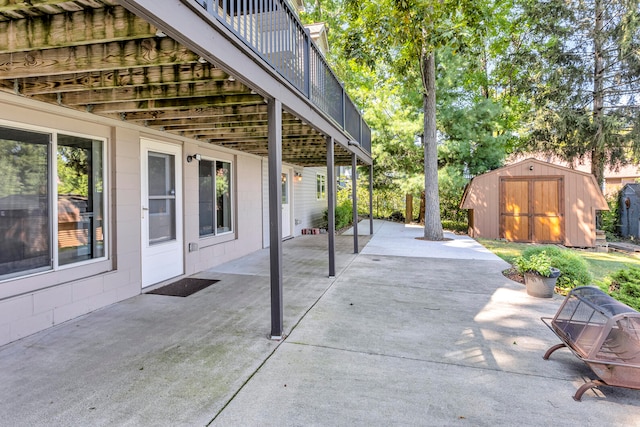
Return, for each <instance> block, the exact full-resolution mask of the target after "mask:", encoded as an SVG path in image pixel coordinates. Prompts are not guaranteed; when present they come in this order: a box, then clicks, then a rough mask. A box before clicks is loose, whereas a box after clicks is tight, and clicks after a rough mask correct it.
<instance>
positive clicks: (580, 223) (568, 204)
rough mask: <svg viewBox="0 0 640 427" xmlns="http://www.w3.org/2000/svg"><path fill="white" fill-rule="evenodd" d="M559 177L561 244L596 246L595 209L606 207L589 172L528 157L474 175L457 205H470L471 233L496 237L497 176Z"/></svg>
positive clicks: (498, 216)
mask: <svg viewBox="0 0 640 427" xmlns="http://www.w3.org/2000/svg"><path fill="white" fill-rule="evenodd" d="M505 177H509V178H516V177H517V178H542V177H556V178H561V181H562V183H563V188H560V189H559V191H560V192H561V195H562V197H561V200H560V204H561V206H563V209H564V216H563V217H562V222H563V228H564V244H565V245H566V246H575V247H593V246H595V211H596V210H608V206H607V202H606V200H605V199H604V196H603V195H602V192H601V191H600V189H599V188H598V186H597V183H596V181H595V178H594V177H593V175H591V174H587V173H584V172H580V171H576V170H573V169H569V168H565V167H562V166H557V165H553V164H550V163H546V162H542V161H539V160H536V159H527V160H524V161H522V162H520V163H516V164H514V165H510V166H505V167H503V168H500V169H496V170H494V171H491V172H487V173H486V174H484V175H480V176H477V177H475V178H474V179H473V180H472V181H471V183H470V184H469V187H468V188H467V190H466V192H465V194H464V196H463V200H462V203H461V204H460V207H461V208H462V209H471V210H473V212H472V213H471V214H470V215H472V216H473V223H472V224H469V233H470V235H471V236H472V237H486V238H490V239H499V238H500V237H501V234H500V202H501V201H500V180H501V178H505Z"/></svg>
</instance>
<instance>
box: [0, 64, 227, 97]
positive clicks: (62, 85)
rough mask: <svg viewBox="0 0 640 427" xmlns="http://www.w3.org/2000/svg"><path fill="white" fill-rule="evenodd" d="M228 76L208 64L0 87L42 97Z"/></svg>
mask: <svg viewBox="0 0 640 427" xmlns="http://www.w3.org/2000/svg"><path fill="white" fill-rule="evenodd" d="M228 79H229V75H228V74H227V73H225V72H224V71H222V70H221V69H219V68H215V67H214V66H213V65H211V64H200V63H198V62H196V63H190V64H174V65H160V66H157V67H138V68H128V69H119V70H108V71H94V72H90V73H75V74H68V75H53V76H43V77H31V78H21V79H8V80H3V81H0V85H1V86H3V87H4V88H5V89H8V90H9V91H11V92H14V91H17V92H18V93H19V94H21V95H25V96H30V95H42V94H50V93H62V92H81V91H86V90H101V89H117V88H125V87H127V88H131V87H139V86H162V85H166V84H170V83H199V82H205V81H225V80H228Z"/></svg>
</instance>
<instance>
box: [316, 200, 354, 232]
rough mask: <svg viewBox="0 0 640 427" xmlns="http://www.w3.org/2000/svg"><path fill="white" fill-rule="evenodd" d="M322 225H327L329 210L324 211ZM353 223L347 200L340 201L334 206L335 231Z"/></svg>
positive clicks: (349, 204) (349, 203) (351, 209)
mask: <svg viewBox="0 0 640 427" xmlns="http://www.w3.org/2000/svg"><path fill="white" fill-rule="evenodd" d="M323 219H324V223H325V224H328V223H329V210H328V209H325V210H324V214H323ZM352 221H353V208H352V207H351V202H350V201H349V200H344V201H342V202H341V203H340V204H339V205H338V206H336V230H340V229H341V228H345V227H346V226H348V225H349V224H351V222H352Z"/></svg>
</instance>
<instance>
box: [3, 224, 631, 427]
mask: <svg viewBox="0 0 640 427" xmlns="http://www.w3.org/2000/svg"><path fill="white" fill-rule="evenodd" d="M368 230H369V227H368V223H364V224H361V225H360V227H359V231H360V233H363V234H368ZM421 234H422V229H421V228H419V227H406V226H404V225H403V224H395V223H388V222H378V221H376V222H375V227H374V235H373V236H368V235H361V236H360V237H359V241H360V246H361V251H360V254H358V255H354V254H352V253H351V252H353V238H352V237H351V236H348V235H342V236H338V237H337V239H336V241H337V249H338V254H337V272H338V274H337V277H335V278H327V277H326V276H327V271H328V268H327V263H328V262H327V255H326V246H327V237H326V235H306V236H302V237H298V238H295V239H292V240H289V241H287V242H285V243H284V256H283V259H284V278H285V284H284V303H285V308H284V316H285V317H284V326H285V331H286V332H287V333H288V337H287V338H286V339H285V340H283V341H281V342H275V341H271V340H269V339H267V335H268V333H269V328H270V324H269V322H270V312H269V271H268V269H269V254H268V251H260V252H257V253H254V254H252V255H249V256H247V257H244V258H242V259H239V260H236V261H234V262H231V263H227V264H224V265H221V266H220V267H218V268H215V269H212V270H210V271H207V272H204V273H201V274H199V275H198V277H207V278H214V279H219V280H220V282H218V283H216V284H214V285H212V286H210V287H208V288H206V289H204V290H202V291H200V292H198V293H196V294H194V295H192V296H189V297H187V298H178V297H167V296H159V295H140V296H138V297H135V298H132V299H130V300H127V301H125V302H123V303H119V304H115V305H113V306H110V307H108V308H105V309H102V310H99V311H96V312H94V313H91V314H89V315H87V316H84V317H82V318H79V319H77V320H74V321H71V322H68V323H65V324H63V325H60V326H57V327H54V328H51V329H49V330H46V331H44V332H41V333H38V334H35V335H32V336H30V337H27V338H25V339H22V340H20V341H17V342H14V343H11V344H8V345H5V346H3V347H0V372H2V374H1V375H2V377H1V378H2V380H1V381H0V420H1V421H0V424H1V425H7V426H114V425H117V426H204V425H213V426H307V425H330V426H343V425H344V426H351V425H358V426H360V425H361V426H371V425H384V426H388V425H416V426H418V425H419V426H449V425H456V426H457V425H465V426H512V425H520V426H565V425H566V426H574V425H575V426H589V425H594V426H596V425H597V426H603V425H605V426H630V425H637V424H638V423H639V422H640V391H636V390H625V389H619V388H609V387H604V388H602V389H601V390H597V391H595V392H594V391H589V392H587V393H586V394H585V395H584V397H583V401H582V402H575V401H573V399H572V398H571V396H572V395H573V394H574V392H575V390H576V389H577V387H579V386H580V385H581V384H583V383H584V382H585V381H588V379H589V378H593V377H592V374H591V372H590V371H589V369H588V368H587V367H586V366H585V365H584V364H582V362H580V361H578V360H577V359H576V358H575V357H574V356H573V355H572V354H571V353H570V352H569V351H568V350H559V351H557V352H556V353H554V354H553V356H552V357H551V359H550V360H548V361H545V360H543V359H542V355H543V354H544V352H545V350H546V349H547V348H548V347H550V346H551V345H553V344H556V343H557V342H558V340H557V338H556V337H555V335H553V333H551V331H549V330H548V329H547V327H546V326H544V325H543V324H542V322H541V321H540V317H541V316H552V315H553V314H554V313H555V312H556V310H557V308H558V306H559V304H560V303H561V301H562V298H561V297H559V296H556V297H554V298H553V299H536V298H532V297H529V296H528V295H527V294H526V292H525V289H524V286H522V285H520V284H518V283H515V282H512V281H510V280H508V279H506V278H505V277H504V276H502V274H501V271H502V270H503V269H505V268H506V267H507V264H506V263H505V262H503V261H502V260H500V259H498V258H497V257H495V256H494V255H493V254H491V253H490V252H488V251H487V250H486V249H484V248H483V247H482V246H481V245H479V244H478V243H476V242H475V241H473V240H472V239H469V238H468V237H466V236H454V235H449V234H448V235H447V237H449V238H452V240H448V241H443V242H425V241H421V240H417V239H416V237H419V236H420V235H421Z"/></svg>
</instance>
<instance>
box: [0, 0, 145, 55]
mask: <svg viewBox="0 0 640 427" xmlns="http://www.w3.org/2000/svg"><path fill="white" fill-rule="evenodd" d="M23 8H24V6H23ZM3 9H5V8H4V7H0V13H2V10H3ZM14 10H15V9H14ZM156 31H157V28H156V27H154V26H153V25H151V24H149V23H148V22H146V21H145V20H143V19H142V18H139V17H137V16H136V15H134V14H132V13H131V12H129V11H128V10H127V9H125V8H123V7H121V6H115V7H107V8H102V9H92V8H88V9H82V10H79V11H74V12H71V13H57V14H52V15H49V14H45V15H41V16H29V17H28V19H14V20H11V21H4V22H3V21H0V53H14V54H15V53H17V52H26V51H30V50H33V48H34V47H37V48H38V49H51V48H61V47H69V46H79V45H89V44H96V43H105V42H113V41H122V40H131V39H140V38H148V37H155V34H156Z"/></svg>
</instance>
